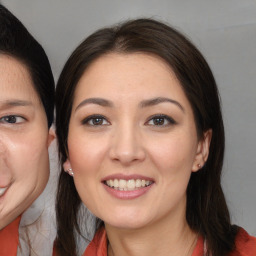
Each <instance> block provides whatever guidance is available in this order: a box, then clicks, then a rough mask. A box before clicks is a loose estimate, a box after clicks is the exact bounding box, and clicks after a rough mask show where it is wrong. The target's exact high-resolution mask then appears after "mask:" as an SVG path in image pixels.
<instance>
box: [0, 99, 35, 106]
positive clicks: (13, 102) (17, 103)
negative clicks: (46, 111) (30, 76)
mask: <svg viewBox="0 0 256 256" xmlns="http://www.w3.org/2000/svg"><path fill="white" fill-rule="evenodd" d="M0 105H2V108H9V107H19V106H22V107H25V106H31V105H32V103H31V102H30V101H26V100H6V101H0Z"/></svg>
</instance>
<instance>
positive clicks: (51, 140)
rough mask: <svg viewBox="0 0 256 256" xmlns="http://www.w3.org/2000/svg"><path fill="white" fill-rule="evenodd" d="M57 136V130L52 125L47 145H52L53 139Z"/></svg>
mask: <svg viewBox="0 0 256 256" xmlns="http://www.w3.org/2000/svg"><path fill="white" fill-rule="evenodd" d="M55 138H56V134H55V130H54V129H53V128H52V127H51V128H50V130H49V133H48V140H47V146H48V148H49V147H50V145H51V143H52V142H53V140H54V139H55Z"/></svg>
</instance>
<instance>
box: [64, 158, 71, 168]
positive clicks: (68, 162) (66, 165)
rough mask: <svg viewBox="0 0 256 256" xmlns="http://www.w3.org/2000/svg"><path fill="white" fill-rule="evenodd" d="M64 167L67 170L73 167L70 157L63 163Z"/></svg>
mask: <svg viewBox="0 0 256 256" xmlns="http://www.w3.org/2000/svg"><path fill="white" fill-rule="evenodd" d="M63 169H64V170H65V171H66V170H69V169H72V167H71V164H70V161H69V159H67V160H66V161H65V162H64V163H63Z"/></svg>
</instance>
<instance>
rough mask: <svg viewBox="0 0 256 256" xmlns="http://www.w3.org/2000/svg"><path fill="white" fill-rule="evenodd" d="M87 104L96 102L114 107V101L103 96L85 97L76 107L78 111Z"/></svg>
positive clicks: (103, 105)
mask: <svg viewBox="0 0 256 256" xmlns="http://www.w3.org/2000/svg"><path fill="white" fill-rule="evenodd" d="M87 104H96V105H100V106H102V107H113V103H112V102H110V101H108V100H105V99H102V98H89V99H85V100H83V101H82V102H81V103H80V104H79V105H78V106H77V107H76V109H75V111H77V109H79V108H81V107H82V106H84V105H87Z"/></svg>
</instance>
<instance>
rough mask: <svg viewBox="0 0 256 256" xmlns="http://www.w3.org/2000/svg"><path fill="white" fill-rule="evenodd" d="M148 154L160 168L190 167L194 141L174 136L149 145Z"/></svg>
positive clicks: (194, 150) (193, 154) (194, 151)
mask: <svg viewBox="0 0 256 256" xmlns="http://www.w3.org/2000/svg"><path fill="white" fill-rule="evenodd" d="M149 151H150V153H149V154H150V156H151V158H152V160H153V162H154V163H155V164H156V165H157V166H159V168H160V169H162V168H164V169H165V168H167V169H169V170H175V169H177V168H178V169H184V168H186V169H187V168H191V167H192V163H193V160H194V158H195V153H196V147H195V143H193V142H192V141H191V140H190V141H189V140H188V139H186V138H184V137H183V138H182V137H179V136H177V137H174V138H170V139H164V140H162V141H158V143H157V144H154V145H152V146H151V147H150V150H149Z"/></svg>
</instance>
